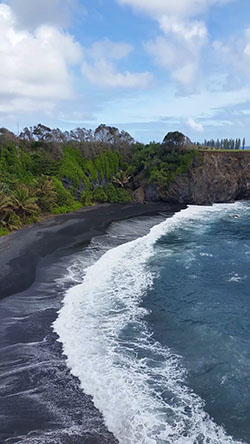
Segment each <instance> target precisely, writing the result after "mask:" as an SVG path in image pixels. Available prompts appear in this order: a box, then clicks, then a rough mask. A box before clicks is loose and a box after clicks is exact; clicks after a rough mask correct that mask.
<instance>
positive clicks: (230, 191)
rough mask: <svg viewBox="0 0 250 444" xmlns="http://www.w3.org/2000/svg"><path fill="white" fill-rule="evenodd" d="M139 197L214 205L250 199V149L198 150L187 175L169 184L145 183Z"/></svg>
mask: <svg viewBox="0 0 250 444" xmlns="http://www.w3.org/2000/svg"><path fill="white" fill-rule="evenodd" d="M136 196H138V197H139V200H142V199H145V200H146V201H165V202H176V203H182V204H197V205H204V204H212V203H218V202H225V203H226V202H232V201H234V200H241V199H250V152H247V151H241V152H240V151H235V152H233V151H231V152H229V151H198V152H197V153H196V154H195V155H194V158H193V161H192V164H191V165H190V166H189V168H188V169H187V171H186V172H185V173H184V174H179V175H177V176H176V178H175V179H174V180H173V181H172V182H171V183H170V184H169V186H166V187H164V186H160V185H158V186H157V185H156V184H154V183H151V184H146V183H144V184H143V187H140V189H138V190H137V191H136Z"/></svg>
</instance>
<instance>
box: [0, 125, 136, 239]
mask: <svg viewBox="0 0 250 444" xmlns="http://www.w3.org/2000/svg"><path fill="white" fill-rule="evenodd" d="M106 128H109V127H105V126H102V127H101V131H97V133H96V137H98V140H99V138H100V137H101V136H100V134H102V137H104V136H105V134H106V132H108V130H107V129H106ZM78 130H79V129H78ZM111 130H112V131H113V130H114V129H113V128H111ZM53 131H54V132H56V134H55V133H53ZM84 134H85V136H86V134H87V133H86V132H85V133H84ZM88 134H89V133H88ZM123 135H124V137H125V136H126V137H127V133H123ZM71 136H72V139H70V140H66V138H65V140H63V141H62V139H63V136H62V133H61V132H60V131H59V130H50V129H49V128H47V127H44V126H43V125H38V126H37V127H34V128H33V129H27V128H26V129H24V131H23V133H22V134H21V135H20V137H19V138H17V137H16V136H14V134H12V133H10V132H9V131H8V130H5V129H0V236H1V235H5V234H8V233H9V232H10V231H13V230H16V229H18V228H20V227H21V226H22V225H25V224H30V223H33V222H35V221H37V220H39V219H40V218H41V216H43V215H46V214H64V213H68V212H71V211H76V210H78V209H79V208H81V207H82V206H85V205H93V204H95V203H96V202H128V201H130V200H131V194H130V193H129V192H128V191H127V190H125V189H122V185H121V184H119V183H116V184H115V185H114V184H112V180H113V179H114V180H115V178H118V177H119V175H120V174H122V170H123V169H124V170H126V168H127V163H126V162H125V161H124V155H123V154H121V152H120V151H119V150H118V149H117V147H116V146H115V144H114V141H113V142H112V143H109V144H107V143H106V142H105V140H101V141H97V140H92V141H91V142H89V141H86V140H85V141H84V145H82V140H77V141H76V139H75V138H74V137H73V135H71ZM85 136H84V137H85ZM55 137H56V138H57V139H55ZM81 137H83V136H82V133H81ZM105 137H106V136H105ZM112 137H116V138H117V137H120V141H121V145H123V151H124V146H125V142H124V140H121V135H120V133H119V131H118V133H114V136H112ZM130 142H131V141H130ZM85 152H89V153H90V155H89V157H86V155H85ZM120 188H121V189H120Z"/></svg>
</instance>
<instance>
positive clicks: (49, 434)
mask: <svg viewBox="0 0 250 444" xmlns="http://www.w3.org/2000/svg"><path fill="white" fill-rule="evenodd" d="M179 209H181V207H180V206H176V205H171V204H164V203H159V204H148V205H138V204H129V205H115V204H112V205H111V204H104V205H99V206H96V207H92V208H86V209H83V210H81V211H78V212H76V213H73V214H68V215H63V216H56V217H53V218H50V219H47V220H46V221H44V222H42V223H39V224H36V225H34V226H32V227H27V228H23V229H22V230H20V231H18V232H16V233H13V234H11V235H10V236H7V237H4V238H2V239H0V298H1V300H0V392H1V396H0V443H1V444H7V443H8V444H10V443H11V444H12V443H22V444H30V443H36V444H38V443H39V444H57V443H58V444H64V443H65V444H105V443H109V444H112V443H113V444H115V443H117V441H116V440H115V438H114V437H113V436H112V434H111V433H110V432H109V431H108V430H107V429H106V427H105V425H104V423H103V419H102V415H101V413H100V412H98V410H97V409H96V408H95V407H94V405H93V402H92V400H91V398H90V397H89V396H87V395H85V394H84V393H83V392H82V390H81V388H80V386H79V381H78V380H77V379H76V378H74V377H73V376H72V375H71V373H70V371H69V369H68V368H67V366H66V362H65V358H64V357H63V354H62V348H61V344H59V343H58V342H57V336H56V335H55V333H54V332H53V331H52V329H51V324H52V323H53V321H54V320H55V319H56V314H57V311H58V310H59V308H60V306H61V302H62V299H63V294H64V292H63V291H62V290H59V289H58V287H57V286H56V284H55V279H56V277H57V275H59V270H60V273H62V272H64V270H65V271H66V268H67V257H70V255H71V254H72V253H73V252H74V251H75V250H77V249H79V248H80V249H82V248H83V247H84V245H87V244H88V242H89V241H90V240H91V238H93V237H94V236H97V235H102V234H104V233H105V231H106V229H107V227H108V226H109V224H110V223H111V222H113V221H120V220H123V219H128V218H133V217H139V216H151V215H152V216H154V215H157V214H158V213H161V212H163V213H164V214H166V213H169V215H171V214H173V213H174V212H175V211H178V210H179ZM135 234H136V233H135Z"/></svg>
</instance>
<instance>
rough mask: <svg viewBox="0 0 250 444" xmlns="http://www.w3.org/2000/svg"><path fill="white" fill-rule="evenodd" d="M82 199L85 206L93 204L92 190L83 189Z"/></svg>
mask: <svg viewBox="0 0 250 444" xmlns="http://www.w3.org/2000/svg"><path fill="white" fill-rule="evenodd" d="M80 199H81V202H82V204H83V206H86V207H88V206H90V205H93V195H92V192H91V191H83V192H82V194H81V198H80Z"/></svg>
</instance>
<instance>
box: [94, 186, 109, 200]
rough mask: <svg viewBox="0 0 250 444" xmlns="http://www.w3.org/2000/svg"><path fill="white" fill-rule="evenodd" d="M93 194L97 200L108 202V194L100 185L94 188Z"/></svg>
mask: <svg viewBox="0 0 250 444" xmlns="http://www.w3.org/2000/svg"><path fill="white" fill-rule="evenodd" d="M92 196H93V200H94V201H95V202H107V195H106V193H105V191H104V189H103V188H102V187H101V186H100V185H99V186H98V187H96V188H95V189H94V191H93V193H92Z"/></svg>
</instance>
